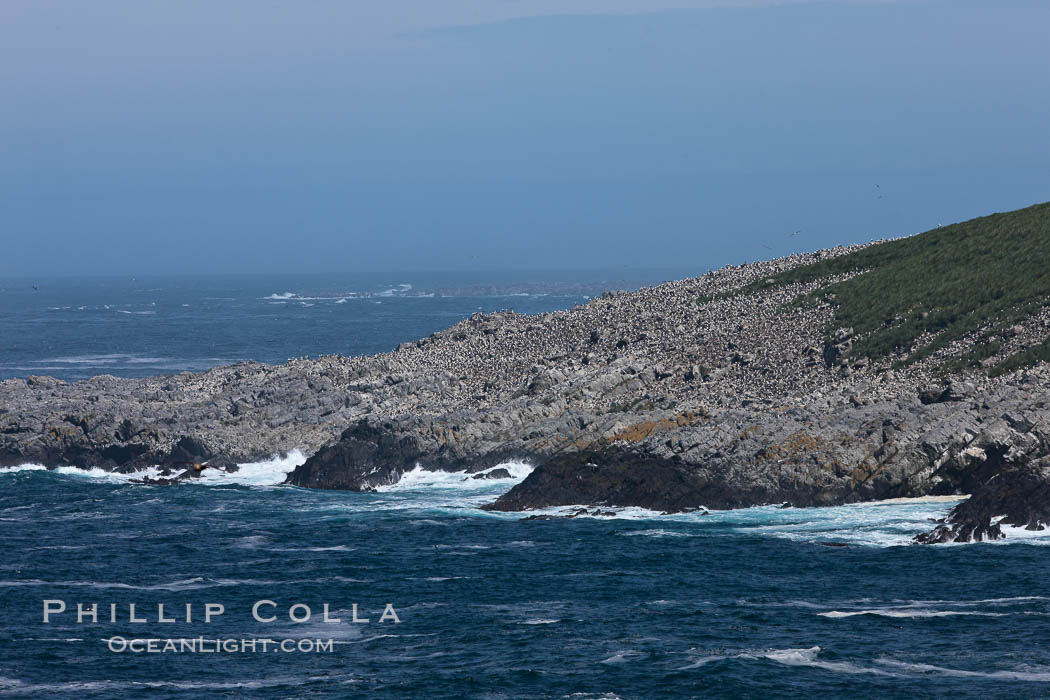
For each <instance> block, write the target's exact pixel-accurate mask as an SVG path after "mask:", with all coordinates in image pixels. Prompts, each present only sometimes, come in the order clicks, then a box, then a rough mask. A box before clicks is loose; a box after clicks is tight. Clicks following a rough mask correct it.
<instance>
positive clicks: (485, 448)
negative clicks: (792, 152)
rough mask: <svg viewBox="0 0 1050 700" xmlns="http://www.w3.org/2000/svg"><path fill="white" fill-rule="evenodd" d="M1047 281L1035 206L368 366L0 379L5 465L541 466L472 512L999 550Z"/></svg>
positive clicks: (438, 344)
mask: <svg viewBox="0 0 1050 700" xmlns="http://www.w3.org/2000/svg"><path fill="white" fill-rule="evenodd" d="M1046 270H1050V205H1039V206H1036V207H1030V208H1029V209H1025V210H1020V211H1019V212H1011V213H1008V214H997V215H993V216H991V217H984V218H982V219H976V220H973V221H970V222H964V223H962V224H957V225H954V226H949V227H944V228H938V229H936V230H934V231H931V232H928V233H925V234H920V235H919V236H913V237H910V238H906V239H897V240H892V241H881V242H875V243H871V244H867V245H862V246H852V247H841V248H835V249H830V250H822V251H817V252H814V253H807V254H797V255H792V256H789V257H786V258H780V259H777V260H772V261H768V262H756V263H750V264H744V265H739V266H730V267H725V268H722V269H720V270H716V271H714V272H710V273H708V274H706V275H703V276H701V277H697V278H694V279H687V280H681V281H676V282H670V283H667V284H663V285H660V286H656V287H650V288H645V289H642V290H639V291H636V292H609V293H606V294H603V295H602V296H600V297H598V298H595V299H593V300H591V301H590V302H588V303H587V304H585V305H581V306H577V307H575V308H572V309H568V310H565V311H559V312H554V313H549V314H543V315H538V316H521V315H518V314H516V313H513V312H499V313H495V314H488V315H483V314H477V315H475V316H472V317H471V318H469V319H466V320H464V321H462V322H460V323H458V324H456V325H454V326H452V327H451V328H448V329H447V330H445V331H442V332H440V333H436V334H434V335H431V336H429V337H427V338H423V339H420V340H417V341H414V342H406V343H403V344H402V345H400V346H399V347H398V348H397V349H395V350H394V351H392V352H389V353H385V354H381V355H375V356H368V357H343V356H337V355H332V356H323V357H318V358H313V359H310V358H300V359H294V360H290V361H289V362H287V363H286V364H284V365H280V366H271V365H263V364H260V363H242V364H238V365H233V366H228V367H219V368H215V369H212V370H210V371H207V372H203V373H186V374H180V375H176V376H165V377H155V378H149V379H117V378H114V377H109V376H99V377H95V378H92V379H89V380H85V381H82V382H77V383H74V384H67V383H64V382H62V381H59V380H56V379H53V378H47V377H30V378H29V379H27V380H22V379H12V380H7V381H4V382H0V464H2V465H14V464H20V463H27V462H33V463H40V464H44V465H47V466H57V465H78V466H101V467H103V468H107V469H115V470H124V471H131V470H136V469H139V468H142V467H145V466H148V465H155V464H160V465H174V464H175V463H178V462H184V461H207V462H208V463H209V464H211V465H212V466H215V465H220V466H227V467H229V468H234V465H235V464H236V463H237V462H245V461H251V460H256V459H260V458H264V457H267V456H269V455H271V454H273V453H278V452H284V451H288V450H291V449H293V448H299V449H302V450H303V451H304V452H306V453H307V454H310V455H311V456H310V457H309V459H307V461H306V463H305V464H303V465H302V466H300V467H298V468H297V469H296V470H295V471H294V472H292V473H291V474H290V475H289V477H288V483H290V484H295V485H298V486H304V487H311V488H329V489H350V490H368V489H373V488H375V487H376V486H380V485H383V484H391V483H395V482H397V481H398V480H399V479H400V477H401V476H402V474H404V473H405V472H406V471H409V470H411V469H413V468H414V467H415V466H416V465H417V464H418V465H421V466H422V467H424V468H427V469H442V470H457V471H458V470H466V471H470V472H480V471H483V470H486V469H489V468H491V467H493V466H495V465H497V464H500V463H502V462H507V461H511V460H522V461H527V462H529V463H531V464H533V465H535V467H536V468H535V470H534V471H533V472H532V474H531V475H530V476H529V477H527V478H526V479H525V480H524V481H523V482H521V483H520V484H519V485H517V486H516V487H514V488H513V489H512V490H511V491H509V492H508V493H506V494H504V495H503V496H502V497H500V498H499V499H498V500H497V501H496V502H495V503H492V504H490V505H489V506H487V507H488V508H492V509H496V510H507V511H521V510H529V509H534V508H539V507H545V506H552V505H577V504H578V505H589V506H602V507H607V506H643V507H646V508H652V509H656V510H661V511H684V510H689V509H694V508H700V507H706V508H736V507H746V506H752V505H757V504H768V503H788V504H791V505H794V506H814V505H832V504H841V503H850V502H857V501H866V500H876V499H884V498H895V497H909V496H924V495H948V494H971V493H972V494H974V498H973V499H971V500H970V501H968V502H967V503H966V504H963V505H961V506H959V507H958V508H956V510H955V511H953V514H952V516H950V519H949V522H947V523H944V524H941V525H939V526H938V527H937V528H936V530H935V531H934V532H932V533H930V534H929V535H928V536H924V538H922V541H929V542H941V541H955V540H968V539H972V538H975V537H976V538H988V537H996V536H1001V535H1002V528H1001V527H998V528H997V527H996V525H995V523H993V522H992V520H995V521H996V522H999V521H998V519H999V518H1000V517H1001V516H1007V519H1006V520H1004V521H1002V522H1003V523H1005V524H1010V523H1013V522H1017V523H1022V521H1023V526H1024V527H1028V526H1033V527H1039V526H1041V525H1042V524H1043V523H1044V522H1050V521H1048V520H1047V519H1045V518H1044V517H1043V515H1042V513H1043V512H1044V511H1043V510H1041V508H1044V507H1045V505H1046V504H1047V503H1050V501H1047V500H1046V499H1043V500H1042V501H1041V503H1042V504H1043V505H1042V506H1040V505H1038V504H1037V503H1033V502H1032V499H1034V498H1035V499H1037V498H1042V497H1043V495H1045V494H1047V493H1050V490H1048V489H1047V488H1046V487H1045V480H1046V478H1050V477H1048V476H1045V474H1046V472H1047V470H1046V469H1045V464H1046V460H1047V459H1048V458H1050V407H1048V405H1047V401H1048V399H1050V365H1047V363H1046V362H1045V361H1044V360H1045V359H1046V357H1047V356H1048V353H1047V352H1046V348H1047V337H1048V335H1050V279H1047V280H1046V281H1045V282H1044V278H1043V274H1044V272H1045V271H1046ZM1040 465H1043V466H1040ZM1018 483H1020V484H1023V486H1022V487H1018V486H1017V484H1018ZM1038 483H1041V484H1044V487H1042V490H1040V488H1036V486H1034V484H1038ZM1006 488H1009V489H1013V490H1014V491H1017V489H1018V488H1020V489H1021V491H1023V492H1024V493H1025V494H1029V495H1028V496H1026V497H1025V498H1020V499H1019V498H1017V497H1008V496H1003V495H1002V492H1003V489H1006ZM982 494H983V495H982ZM997 494H998V495H997ZM1032 494H1037V496H1036V495H1032ZM968 504H972V505H970V506H969V507H968V508H967V505H968ZM997 509H1006V512H994V511H996V510H997ZM985 515H987V517H988V522H987V523H985V521H984V520H981V518H984V517H985ZM978 521H979V522H978Z"/></svg>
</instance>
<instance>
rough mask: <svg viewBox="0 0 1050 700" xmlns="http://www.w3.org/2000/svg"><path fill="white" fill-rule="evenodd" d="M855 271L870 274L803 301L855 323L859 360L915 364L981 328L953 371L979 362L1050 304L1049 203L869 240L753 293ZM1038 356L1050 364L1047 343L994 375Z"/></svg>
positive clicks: (845, 322)
mask: <svg viewBox="0 0 1050 700" xmlns="http://www.w3.org/2000/svg"><path fill="white" fill-rule="evenodd" d="M857 271H861V272H863V274H859V275H857V276H855V277H852V278H851V279H849V280H847V281H844V282H840V283H836V284H829V285H828V286H826V287H824V288H822V289H820V290H819V291H818V292H816V293H814V294H812V295H810V296H809V297H807V298H805V299H801V300H799V303H815V302H819V301H825V300H826V301H829V302H831V303H832V304H833V305H834V307H835V319H834V324H833V327H832V328H838V327H843V326H847V327H852V328H853V329H854V331H855V333H856V334H857V336H858V337H857V340H856V342H855V344H854V347H853V350H852V351H851V355H852V356H854V357H859V356H867V357H871V358H879V357H885V356H887V355H890V354H893V353H895V352H900V351H904V350H909V349H913V352H912V354H911V355H910V356H909V358H908V360H907V361H908V362H914V361H916V360H919V359H921V358H923V357H925V356H927V355H929V354H930V353H932V352H934V351H936V350H938V349H940V348H943V347H945V346H946V345H947V344H949V343H951V342H952V341H954V340H957V339H959V338H963V337H965V336H967V335H970V334H972V333H976V332H980V333H981V336H980V338H981V342H980V343H978V344H975V345H974V347H973V348H972V350H970V351H969V352H968V353H967V354H966V355H964V356H963V357H961V358H959V359H958V360H957V361H956V362H955V363H953V366H951V367H948V369H952V368H957V367H959V366H960V365H977V364H978V363H979V362H980V360H982V359H984V358H986V357H991V356H993V355H995V354H996V352H997V351H998V350H999V345H998V338H999V337H1000V336H1001V333H1002V331H1003V330H1004V329H1006V328H1009V327H1010V326H1011V325H1013V324H1015V323H1020V322H1023V321H1024V320H1025V319H1026V318H1027V317H1029V316H1030V315H1031V314H1033V313H1035V312H1037V311H1039V310H1040V309H1041V308H1042V307H1044V306H1047V305H1048V304H1050V203H1046V204H1038V205H1035V206H1032V207H1028V208H1026V209H1020V210H1018V211H1012V212H1007V213H1004V214H993V215H991V216H984V217H981V218H978V219H972V220H970V221H965V222H963V223H959V224H953V225H951V226H945V227H941V228H937V229H934V230H933V231H927V232H926V233H922V234H919V235H917V236H912V237H910V238H905V239H901V240H897V241H890V242H886V243H881V244H878V245H874V246H870V247H868V248H864V249H862V250H859V251H857V252H855V253H852V254H849V255H844V256H841V257H837V258H833V259H829V260H825V261H821V262H818V263H815V264H812V265H807V266H804V267H800V268H796V269H794V270H790V271H788V272H785V273H782V274H781V275H779V276H777V277H775V278H773V281H772V282H769V281H767V282H765V283H762V284H757V285H752V287H751V289H749V290H746V291H757V289H759V288H767V289H768V288H769V287H770V286H775V285H783V284H790V283H793V282H812V281H816V280H820V279H824V278H827V277H830V276H835V275H841V274H843V273H849V272H857ZM742 291H744V290H742ZM832 328H829V331H830V330H832ZM926 333H932V334H934V335H933V339H932V341H930V342H926V344H925V345H923V346H922V347H915V346H916V343H917V341H919V339H920V338H921V337H922V336H924V335H925V334H926ZM1041 360H1050V344H1048V343H1047V342H1044V343H1043V344H1042V345H1039V346H1036V347H1034V348H1030V349H1028V350H1027V351H1025V352H1022V353H1020V354H1017V355H1014V356H1013V357H1010V358H1008V359H1007V360H1006V361H1005V362H1002V363H1000V364H999V365H998V366H997V367H995V368H994V369H992V373H993V374H994V373H1001V372H1003V371H1008V370H1011V369H1015V368H1018V367H1021V366H1024V365H1026V364H1031V363H1034V362H1037V361H1041Z"/></svg>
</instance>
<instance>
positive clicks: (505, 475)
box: [471, 467, 512, 479]
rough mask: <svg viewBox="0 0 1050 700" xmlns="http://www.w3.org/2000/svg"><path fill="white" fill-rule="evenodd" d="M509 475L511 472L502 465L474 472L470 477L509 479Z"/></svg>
mask: <svg viewBox="0 0 1050 700" xmlns="http://www.w3.org/2000/svg"><path fill="white" fill-rule="evenodd" d="M511 476H512V474H511V473H510V472H509V471H507V470H506V469H504V468H503V467H499V468H498V469H490V470H489V471H487V472H481V473H480V474H475V475H474V476H472V477H471V478H472V479H509V478H510V477H511Z"/></svg>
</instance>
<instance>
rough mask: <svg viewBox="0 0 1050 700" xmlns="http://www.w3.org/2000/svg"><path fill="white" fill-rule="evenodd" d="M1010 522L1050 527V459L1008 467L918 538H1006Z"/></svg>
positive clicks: (939, 540)
mask: <svg viewBox="0 0 1050 700" xmlns="http://www.w3.org/2000/svg"><path fill="white" fill-rule="evenodd" d="M1004 525H1009V526H1013V527H1019V528H1024V529H1025V530H1032V531H1040V530H1045V529H1046V528H1047V527H1048V526H1050V459H1048V458H1044V459H1041V460H1038V461H1036V462H1034V463H1032V464H1025V465H1020V466H1016V467H1012V468H1009V469H1005V470H1003V471H1001V472H999V473H997V474H995V475H993V476H992V477H991V478H989V479H988V481H986V482H985V483H984V485H982V486H981V487H980V488H978V489H977V490H976V491H975V492H974V493H973V495H972V496H970V498H968V499H967V500H966V501H964V502H962V503H960V504H959V505H957V506H956V507H955V508H953V509H952V511H951V513H949V515H948V517H947V519H946V520H945V522H944V523H943V524H941V525H939V526H938V527H936V528H934V529H933V530H931V531H930V532H927V533H924V534H922V535H919V536H917V537H916V538H915V541H916V542H919V543H921V544H939V543H943V542H973V541H977V542H981V541H985V540H998V539H1003V538H1005V537H1006V535H1005V534H1003V530H1002V527H1003V526H1004Z"/></svg>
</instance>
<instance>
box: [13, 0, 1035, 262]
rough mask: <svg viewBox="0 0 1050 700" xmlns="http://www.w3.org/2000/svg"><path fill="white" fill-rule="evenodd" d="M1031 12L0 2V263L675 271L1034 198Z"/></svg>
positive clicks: (648, 0)
mask: <svg viewBox="0 0 1050 700" xmlns="http://www.w3.org/2000/svg"><path fill="white" fill-rule="evenodd" d="M718 5H721V7H718ZM566 13H572V14H566ZM1048 27H1050V2H1045V1H1043V0H1038V1H1037V0H1028V1H1027V2H1022V1H1019V0H1013V1H1011V0H1005V1H1004V0H992V1H988V2H979V1H977V0H910V1H907V0H901V1H900V2H879V3H859V2H858V3H854V2H842V1H838V2H803V1H800V2H792V3H770V2H730V1H728V0H727V1H726V2H722V3H718V2H688V1H687V0H677V1H673V0H671V1H667V2H664V1H663V0H607V1H605V2H600V1H598V0H488V1H485V2H481V1H479V0H475V1H474V2H467V1H466V0H461V1H459V2H453V1H451V0H387V1H384V2H363V1H356V0H344V1H335V0H327V1H310V0H298V1H291V0H289V1H286V2H272V1H266V0H206V1H194V0H177V1H176V0H168V1H161V0H93V1H92V2H80V1H75V0H69V1H67V2H54V1H50V0H3V2H0V239H2V245H0V275H25V274H28V275H45V274H48V273H60V274H70V273H99V274H136V273H137V274H144V273H147V272H178V271H189V270H193V271H205V272H207V271H238V272H249V271H280V270H283V271H289V272H292V271H297V272H298V271H310V270H317V271H334V270H343V269H345V270H359V269H397V270H403V269H469V268H503V267H558V266H561V267H573V268H579V267H609V266H623V265H629V266H649V267H663V266H674V267H682V266H695V267H696V269H697V271H703V270H706V269H707V268H708V267H711V266H719V265H722V264H725V263H729V262H732V263H737V262H741V261H744V260H754V259H756V258H763V257H766V258H768V257H772V256H773V255H776V254H784V253H787V252H790V251H791V250H793V249H799V250H801V249H813V248H817V247H822V246H827V245H833V244H837V243H848V242H856V241H864V240H869V239H871V238H874V237H881V236H887V235H901V234H907V233H914V232H917V231H921V230H925V229H928V228H932V227H933V226H936V225H937V224H938V223H948V222H951V221H957V220H962V219H966V218H970V217H972V216H975V215H980V214H984V213H990V212H992V211H1001V210H1007V209H1013V208H1017V207H1020V206H1024V205H1027V204H1031V203H1035V202H1040V201H1046V200H1050V128H1048V125H1050V42H1048V41H1047V40H1046V34H1047V28H1048ZM795 230H801V233H800V234H799V235H798V236H797V237H791V236H790V234H791V232H792V231H795Z"/></svg>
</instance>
